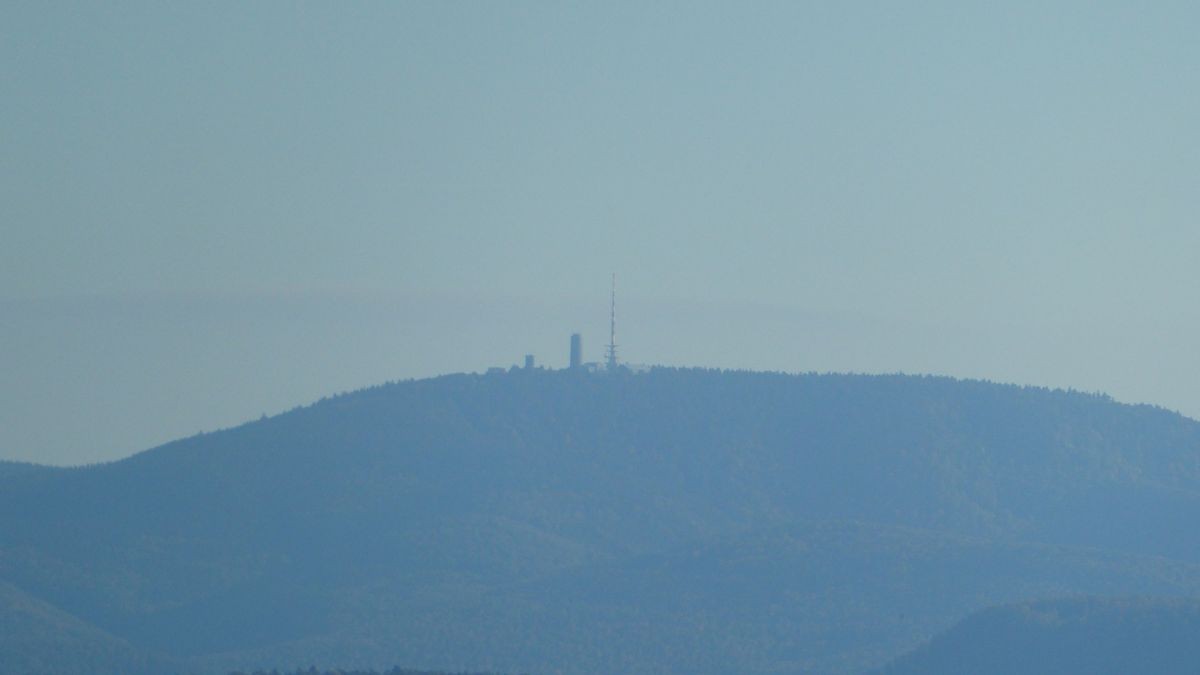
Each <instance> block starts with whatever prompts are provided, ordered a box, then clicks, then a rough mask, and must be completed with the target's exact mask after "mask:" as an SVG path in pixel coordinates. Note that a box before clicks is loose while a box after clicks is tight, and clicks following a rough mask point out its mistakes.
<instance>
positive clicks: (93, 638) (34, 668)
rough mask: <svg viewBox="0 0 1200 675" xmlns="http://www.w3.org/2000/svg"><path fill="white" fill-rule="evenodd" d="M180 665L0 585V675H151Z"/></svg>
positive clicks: (11, 588)
mask: <svg viewBox="0 0 1200 675" xmlns="http://www.w3.org/2000/svg"><path fill="white" fill-rule="evenodd" d="M178 665H179V664H172V663H170V662H169V661H167V660H166V659H163V658H159V657H155V656H152V655H150V654H148V653H146V652H144V651H142V650H139V649H136V648H134V647H133V646H131V645H130V644H129V643H128V642H126V641H124V640H122V639H120V638H117V637H114V636H113V635H109V634H108V633H105V632H104V631H101V630H99V629H97V628H96V627H94V626H89V625H87V624H86V623H84V622H82V621H80V620H78V619H76V618H74V617H72V616H69V615H67V614H65V613H64V612H62V611H60V610H58V609H56V608H54V607H51V606H49V605H47V604H46V603H44V602H41V601H39V600H37V599H35V598H32V597H30V596H29V595H28V594H26V593H23V592H21V591H20V590H18V589H16V588H13V587H12V586H10V585H9V584H5V583H2V582H0V673H22V674H23V675H75V674H78V675H88V674H90V673H106V672H111V673H116V672H122V673H129V674H131V675H136V674H138V673H145V674H146V675H149V674H151V673H162V672H169V671H170V670H172V669H174V668H177V667H178Z"/></svg>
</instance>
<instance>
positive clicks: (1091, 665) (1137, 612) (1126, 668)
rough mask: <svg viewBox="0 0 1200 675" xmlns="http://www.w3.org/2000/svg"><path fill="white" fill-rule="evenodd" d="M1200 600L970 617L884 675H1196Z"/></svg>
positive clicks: (1057, 604) (1088, 603)
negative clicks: (967, 674) (1131, 674)
mask: <svg viewBox="0 0 1200 675" xmlns="http://www.w3.org/2000/svg"><path fill="white" fill-rule="evenodd" d="M1198 664H1200V601H1198V600H1181V599H1174V600H1102V599H1073V600H1047V601H1040V602H1031V603H1022V604H1018V605H1009V606H1005V607H997V608H992V609H987V610H983V611H981V612H978V613H976V614H973V615H971V616H970V617H968V618H967V619H965V620H964V621H962V622H961V623H959V624H958V625H956V626H955V627H954V628H952V629H951V630H949V631H948V632H946V633H944V634H942V635H939V636H938V637H936V638H934V640H933V641H932V642H931V643H930V644H929V645H927V646H925V647H922V648H921V649H919V650H917V651H916V652H914V653H912V654H909V655H906V656H904V657H902V658H900V659H898V660H897V661H896V662H895V663H894V664H892V665H891V666H889V667H887V668H884V669H883V670H881V671H880V672H879V675H959V674H960V673H971V674H972V675H1011V674H1012V673H1022V674H1024V675H1125V674H1127V673H1155V674H1156V675H1191V674H1192V673H1195V672H1196V671H1197V668H1198Z"/></svg>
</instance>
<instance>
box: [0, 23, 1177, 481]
mask: <svg viewBox="0 0 1200 675" xmlns="http://www.w3.org/2000/svg"><path fill="white" fill-rule="evenodd" d="M989 4H991V5H1000V7H986V6H983V5H974V4H970V3H963V2H946V3H919V4H918V3H898V2H897V3H860V4H850V3H820V4H817V3H811V4H802V3H796V2H786V3H779V4H765V3H755V4H751V5H750V6H746V5H744V4H743V3H728V4H704V3H697V2H686V3H679V4H667V3H653V4H648V3H628V4H614V3H610V2H604V3H594V4H589V5H580V4H574V3H572V4H566V3H561V4H559V3H555V4H550V3H537V4H535V3H498V2H497V3H492V2H488V3H484V2H480V3H470V4H465V3H448V2H436V3H405V4H400V3H391V4H355V5H351V4H348V3H321V4H317V3H313V4H283V3H265V2H263V3H238V4H219V3H194V4H192V5H179V4H171V3H147V4H120V3H89V4H79V5H74V4H52V3H45V2H30V3H17V2H6V3H4V4H3V5H2V6H0V64H2V65H0V102H2V103H0V352H2V353H0V373H3V379H2V380H0V458H12V459H25V460H32V461H42V462H51V463H76V462H86V461H97V460H102V459H112V458H117V457H121V456H125V455H128V454H131V453H133V452H136V451H139V450H143V449H146V448H148V447H150V446H152V445H154V444H157V443H161V442H164V441H167V440H170V439H172V438H176V437H179V436H183V435H189V434H192V433H195V432H196V431H199V430H212V429H216V428H220V427H223V426H228V425H231V424H236V423H238V422H241V421H244V420H247V419H252V418H255V417H258V416H259V415H260V414H262V413H264V412H265V413H268V414H272V413H275V412H279V411H281V410H284V409H287V408H290V407H292V406H295V405H299V404H304V403H308V402H311V401H312V400H315V399H316V398H319V397H321V396H323V395H327V394H332V393H335V392H337V391H342V390H347V389H353V388H357V387H360V386H365V385H369V384H375V383H378V382H382V381H385V380H392V379H397V378H407V377H419V376H427V375H432V374H437V373H442V372H452V371H463V370H479V369H483V368H486V367H487V366H489V365H498V364H503V365H507V364H510V363H514V362H516V361H518V360H519V359H520V358H521V356H522V355H523V354H524V353H526V352H533V353H535V354H536V355H537V356H538V357H539V359H540V360H541V361H542V362H544V363H546V364H547V365H550V366H561V365H562V364H563V363H565V361H566V354H567V349H566V345H567V335H568V334H569V333H570V332H571V331H573V330H580V331H583V333H584V340H585V351H586V352H587V354H586V356H587V357H588V358H589V359H598V358H599V357H600V355H601V345H602V343H603V342H604V341H605V338H606V333H607V331H606V319H607V301H608V298H607V294H608V280H609V273H610V272H614V271H615V272H616V273H617V275H618V283H619V287H620V289H619V292H620V303H621V325H620V327H619V329H620V338H621V339H620V342H621V343H622V351H623V354H624V355H625V356H626V357H627V358H628V359H629V360H632V361H639V362H647V363H670V364H677V365H705V366H719V367H746V368H756V369H772V370H787V371H809V370H819V371H824V370H850V371H866V372H894V371H903V372H932V373H942V374H950V375H955V376H960V377H983V378H988V379H993V380H1000V381H1005V382H1017V383H1029V384H1039V385H1049V386H1061V387H1075V388H1078V389H1084V390H1089V391H1091V390H1103V391H1106V392H1109V393H1111V394H1112V395H1113V396H1115V397H1116V398H1118V399H1120V400H1124V401H1130V402H1149V403H1154V404H1158V405H1163V406H1166V407H1169V408H1172V409H1177V410H1181V411H1182V412H1184V413H1185V414H1190V415H1193V416H1200V391H1198V390H1197V389H1196V386H1195V383H1196V382H1197V381H1198V378H1200V359H1198V358H1197V356H1196V348H1195V346H1194V345H1195V343H1196V341H1197V340H1196V336H1197V335H1198V334H1200V308H1198V307H1197V305H1196V303H1195V302H1194V301H1193V299H1194V298H1195V297H1196V295H1197V291H1198V290H1200V288H1198V283H1197V279H1198V274H1200V272H1198V271H1197V265H1196V258H1197V251H1198V250H1200V223H1198V222H1197V215H1198V214H1200V190H1198V189H1197V186H1198V185H1200V125H1197V123H1196V120H1197V119H1200V43H1198V41H1197V40H1196V39H1195V31H1196V27H1197V26H1200V9H1197V7H1198V6H1197V5H1196V4H1195V3H1182V2H1181V3H1168V2H1155V3H1149V4H1148V5H1147V4H1145V3H1132V2H1131V3H1125V4H1112V3H1101V2H1081V3H1065V2H1059V3H1045V2H1030V3H1013V2H1008V3H989Z"/></svg>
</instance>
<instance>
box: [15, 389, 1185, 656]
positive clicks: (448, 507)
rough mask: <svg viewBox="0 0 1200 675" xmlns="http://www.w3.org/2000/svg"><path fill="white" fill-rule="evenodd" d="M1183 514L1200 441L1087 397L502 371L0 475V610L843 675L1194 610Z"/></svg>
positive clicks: (343, 644) (233, 639)
mask: <svg viewBox="0 0 1200 675" xmlns="http://www.w3.org/2000/svg"><path fill="white" fill-rule="evenodd" d="M1197 514H1200V424H1197V423H1196V422H1194V421H1192V420H1189V419H1186V418H1183V417H1180V416H1178V415H1175V414H1173V413H1169V412H1166V411H1163V410H1161V409H1156V408H1151V407H1145V406H1127V405H1121V404H1117V403H1115V402H1113V401H1111V400H1109V399H1107V398H1104V397H1100V396H1095V395H1085V394H1079V393H1071V392H1063V391H1049V390H1044V389H1035V388H1020V387H1013V386H1002V385H995V384H990V383H983V382H964V381H956V380H951V379H946V378H932V377H909V376H848V375H802V376H794V375H780V374H766V373H742V372H716V371H704V370H670V369H655V370H652V371H650V372H648V373H642V374H636V375H634V374H629V373H623V374H618V375H613V376H608V375H603V376H596V375H587V374H583V373H576V372H566V371H557V372H550V371H542V370H532V371H512V372H508V373H501V374H493V375H452V376H446V377H440V378H434V379H429V380H421V381H411V382H401V383H394V384H388V385H384V386H380V387H375V388H372V389H368V390H363V391H359V392H355V393H352V394H347V395H343V396H338V397H335V398H331V399H327V400H323V401H321V402H318V403H316V404H314V405H312V406H308V407H305V408H300V409H297V410H293V411H291V412H289V413H286V414H283V415H279V416H276V417H272V418H268V419H263V420H260V421H257V422H253V423H250V424H246V425H243V426H241V427H238V428H235V429H230V430H226V431H221V432H217V433H211V434H203V435H198V436H194V437H191V438H187V439H183V440H180V441H177V442H174V443H170V444H168V445H165V446H162V447H160V448H156V449H154V450H150V451H148V452H144V453H142V454H139V455H136V456H134V457H131V458H129V459H127V460H124V461H121V462H115V463H112V464H106V465H100V466H93V467H87V468H81V469H72V470H34V471H24V472H21V473H20V474H18V473H14V472H4V471H0V580H3V581H5V582H7V583H9V584H12V585H13V586H14V587H15V588H19V589H20V590H21V591H22V592H23V593H26V594H29V595H30V596H32V597H36V598H38V600H39V601H41V602H44V603H47V605H48V606H53V607H54V608H56V610H57V611H61V612H63V613H64V614H65V615H70V616H72V617H73V618H75V619H77V620H79V621H80V622H81V623H85V624H87V625H90V626H92V627H94V628H95V629H97V630H99V631H102V632H104V633H105V634H110V635H113V636H117V637H119V638H120V639H123V640H126V641H128V642H129V643H130V644H131V645H134V646H136V647H137V648H138V649H141V650H146V651H148V652H154V653H161V654H166V655H170V656H171V657H172V658H176V659H180V660H181V662H182V663H186V664H187V665H188V667H189V668H193V669H198V670H203V671H209V672H222V671H225V672H227V671H229V670H235V669H243V670H251V669H255V668H281V669H282V668H297V667H308V665H309V664H312V663H319V664H332V665H338V666H340V667H348V668H349V667H358V668H384V667H389V666H390V665H391V664H396V663H403V664H407V665H411V666H415V667H427V668H436V669H462V670H493V671H506V672H520V671H528V672H566V673H591V672H601V671H609V672H616V671H620V672H656V673H661V672H687V673H705V672H712V673H718V672H732V671H736V672H777V673H778V672H785V673H786V672H818V673H822V672H824V673H838V672H855V671H858V670H861V669H863V668H867V667H871V666H877V665H880V664H882V663H885V662H886V661H888V660H889V659H891V658H893V657H895V656H896V655H897V654H900V653H902V652H903V651H905V650H907V649H909V648H912V647H913V646H915V645H917V644H919V643H920V642H921V641H923V640H926V639H928V638H929V637H930V636H932V635H933V634H935V633H936V632H938V631H939V630H942V629H944V628H945V627H947V626H949V625H950V624H951V623H952V622H953V621H955V620H957V619H958V618H961V617H962V616H964V615H966V614H967V613H969V612H971V611H974V610H977V609H981V608H983V607H986V606H989V605H993V604H997V603H1005V602H1014V601H1019V600H1024V599H1027V598H1033V597H1045V596H1049V595H1063V594H1071V593H1090V594H1096V595H1129V594H1154V595H1188V594H1197V593H1200V542H1197V540H1196V539H1195V537H1193V536H1191V527H1190V525H1191V523H1192V522H1193V521H1194V519H1195V517H1196V516H1197ZM30 648H31V649H34V648H35V646H31V647H30Z"/></svg>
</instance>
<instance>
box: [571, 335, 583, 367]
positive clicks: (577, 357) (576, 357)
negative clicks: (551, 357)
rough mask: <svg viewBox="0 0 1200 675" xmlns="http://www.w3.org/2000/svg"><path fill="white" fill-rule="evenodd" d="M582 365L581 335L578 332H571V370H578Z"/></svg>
mask: <svg viewBox="0 0 1200 675" xmlns="http://www.w3.org/2000/svg"><path fill="white" fill-rule="evenodd" d="M581 367H583V336H582V335H580V334H579V333H572V334H571V370H579V369H580V368H581Z"/></svg>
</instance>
